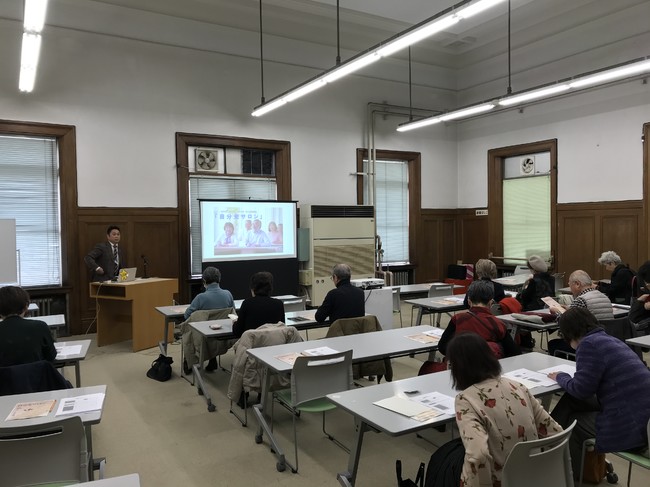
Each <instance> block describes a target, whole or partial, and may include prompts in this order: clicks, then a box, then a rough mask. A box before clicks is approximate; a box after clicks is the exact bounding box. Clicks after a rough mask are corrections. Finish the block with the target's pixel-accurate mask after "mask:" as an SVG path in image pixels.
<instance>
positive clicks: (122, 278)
mask: <svg viewBox="0 0 650 487" xmlns="http://www.w3.org/2000/svg"><path fill="white" fill-rule="evenodd" d="M137 270H138V268H137V267H127V268H125V269H120V272H118V273H117V282H131V281H135V273H136V271H137Z"/></svg>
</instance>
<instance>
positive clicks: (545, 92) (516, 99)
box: [499, 84, 569, 107]
mask: <svg viewBox="0 0 650 487" xmlns="http://www.w3.org/2000/svg"><path fill="white" fill-rule="evenodd" d="M568 89H569V85H567V84H562V85H553V86H549V87H548V88H542V89H541V90H533V91H529V92H527V93H522V94H521V95H514V96H508V97H507V98H503V99H501V100H499V105H502V106H505V107H508V106H510V105H516V104H517V103H522V102H524V101H529V100H536V99H537V98H545V97H547V96H551V95H555V94H556V93H561V92H562V91H566V90H568Z"/></svg>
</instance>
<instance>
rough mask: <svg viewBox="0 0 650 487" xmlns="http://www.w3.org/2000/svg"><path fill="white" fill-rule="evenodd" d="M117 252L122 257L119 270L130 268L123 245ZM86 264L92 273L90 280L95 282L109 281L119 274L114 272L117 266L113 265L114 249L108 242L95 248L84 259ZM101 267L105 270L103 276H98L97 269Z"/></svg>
mask: <svg viewBox="0 0 650 487" xmlns="http://www.w3.org/2000/svg"><path fill="white" fill-rule="evenodd" d="M117 252H118V254H119V256H120V265H119V268H120V269H122V268H124V267H128V265H127V264H126V253H125V252H124V248H123V247H122V246H121V245H118V246H117ZM84 262H85V263H86V265H87V266H88V269H90V271H91V276H90V280H91V281H92V282H94V281H109V280H110V279H112V278H113V277H115V276H116V275H117V274H116V273H115V272H114V270H115V269H114V267H115V264H114V263H113V247H112V245H111V244H110V243H109V242H108V241H107V242H102V243H98V244H97V245H95V248H94V249H92V250H91V251H90V253H88V255H87V256H86V257H84ZM98 267H101V268H102V269H104V273H103V274H97V273H96V272H95V269H97V268H98Z"/></svg>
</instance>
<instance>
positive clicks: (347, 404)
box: [327, 352, 575, 485]
mask: <svg viewBox="0 0 650 487" xmlns="http://www.w3.org/2000/svg"><path fill="white" fill-rule="evenodd" d="M500 362H501V366H502V368H503V372H504V373H505V372H508V371H511V370H516V369H520V368H527V369H530V370H535V371H537V370H541V369H545V368H547V367H552V366H554V365H558V364H570V365H573V366H575V362H570V361H568V360H564V359H561V358H558V357H551V356H549V355H545V354H541V353H537V352H533V353H527V354H524V355H518V356H516V357H509V358H505V359H501V360H500ZM414 390H417V391H420V393H422V394H426V393H430V392H440V393H441V394H445V395H447V396H451V397H455V396H456V393H457V391H455V390H453V389H452V386H451V377H450V372H449V371H448V370H446V371H443V372H438V373H435V374H428V375H422V376H419V377H413V378H410V379H403V380H399V381H395V382H386V383H384V384H377V385H374V386H369V387H362V388H358V389H352V390H349V391H345V392H341V393H338V394H328V396H327V397H328V399H329V400H330V401H332V402H333V403H334V404H336V405H337V406H338V407H340V408H342V409H344V410H345V411H347V412H349V413H350V414H352V415H353V416H354V419H355V423H356V430H357V437H356V440H355V443H354V445H352V448H351V449H350V456H349V458H348V468H347V470H346V471H344V472H341V473H339V474H338V475H337V478H338V479H339V482H340V483H341V485H354V484H355V481H356V477H357V472H358V468H359V458H360V456H361V447H362V444H363V436H364V434H365V433H366V431H375V432H383V433H385V434H387V435H390V436H401V435H405V434H408V433H414V432H416V431H420V430H424V429H428V428H431V427H433V426H436V425H440V424H444V423H447V422H451V421H454V418H455V414H450V415H444V416H442V417H440V416H438V417H437V418H434V420H433V421H428V422H424V423H422V422H419V421H416V420H414V419H411V418H408V417H406V416H402V415H401V414H398V413H395V412H393V411H389V410H388V409H384V408H382V407H379V406H376V405H375V404H373V403H374V402H376V401H380V400H382V399H386V398H389V397H393V396H395V395H396V394H398V393H404V391H414ZM559 390H561V388H560V386H558V385H555V386H552V387H540V388H536V389H533V390H532V392H533V394H534V395H535V396H536V397H539V396H543V395H546V394H551V393H553V392H556V391H559ZM343 479H346V480H347V482H348V484H346V483H345V480H343Z"/></svg>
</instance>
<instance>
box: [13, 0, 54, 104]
mask: <svg viewBox="0 0 650 487" xmlns="http://www.w3.org/2000/svg"><path fill="white" fill-rule="evenodd" d="M47 2H48V0H25V15H24V20H23V44H22V49H21V52H20V79H19V81H18V89H19V90H20V91H24V92H27V93H29V92H30V91H32V90H33V89H34V82H35V80H36V69H37V68H38V59H39V57H40V53H41V31H42V30H43V26H44V25H45V12H46V11H47Z"/></svg>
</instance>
